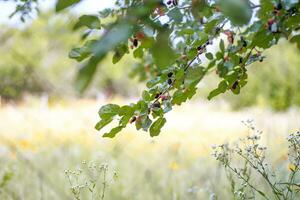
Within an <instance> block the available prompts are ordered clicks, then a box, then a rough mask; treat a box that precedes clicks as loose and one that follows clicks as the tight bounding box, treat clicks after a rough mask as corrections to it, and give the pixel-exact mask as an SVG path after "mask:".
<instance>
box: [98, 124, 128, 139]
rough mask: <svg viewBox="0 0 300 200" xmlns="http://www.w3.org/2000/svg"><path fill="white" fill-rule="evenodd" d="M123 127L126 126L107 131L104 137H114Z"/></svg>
mask: <svg viewBox="0 0 300 200" xmlns="http://www.w3.org/2000/svg"><path fill="white" fill-rule="evenodd" d="M123 128H124V127H123V126H117V127H115V128H113V129H111V131H110V132H108V133H105V134H104V135H103V137H108V138H114V137H115V136H116V135H117V133H119V132H120V131H121V130H122V129H123Z"/></svg>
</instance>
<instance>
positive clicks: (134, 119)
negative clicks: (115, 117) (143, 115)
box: [130, 116, 136, 124]
mask: <svg viewBox="0 0 300 200" xmlns="http://www.w3.org/2000/svg"><path fill="white" fill-rule="evenodd" d="M135 121H136V116H133V117H132V118H131V119H130V124H132V123H133V122H135Z"/></svg>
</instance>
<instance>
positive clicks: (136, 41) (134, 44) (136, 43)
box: [133, 39, 138, 47]
mask: <svg viewBox="0 0 300 200" xmlns="http://www.w3.org/2000/svg"><path fill="white" fill-rule="evenodd" d="M133 46H135V47H137V46H138V40H137V39H134V40H133Z"/></svg>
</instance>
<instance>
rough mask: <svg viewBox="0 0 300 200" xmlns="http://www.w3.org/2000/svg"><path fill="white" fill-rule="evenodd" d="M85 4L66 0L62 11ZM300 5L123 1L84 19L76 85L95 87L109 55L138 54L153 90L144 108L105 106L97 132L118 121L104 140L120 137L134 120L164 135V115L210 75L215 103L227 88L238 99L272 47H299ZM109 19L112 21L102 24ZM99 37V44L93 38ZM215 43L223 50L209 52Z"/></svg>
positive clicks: (239, 0) (275, 0) (74, 53)
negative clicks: (97, 74) (250, 69)
mask: <svg viewBox="0 0 300 200" xmlns="http://www.w3.org/2000/svg"><path fill="white" fill-rule="evenodd" d="M78 2H80V0H73V1H64V0H59V1H58V2H57V5H56V10H57V11H60V10H63V9H65V8H67V7H69V6H72V5H74V4H76V3H78ZM299 7H300V3H299V1H298V0H284V1H282V0H270V1H265V0H261V1H260V3H259V4H257V5H255V4H253V3H252V2H251V1H249V0H193V1H187V0H182V1H177V0H168V1H162V0H118V1H117V2H116V6H115V8H114V9H105V10H104V11H101V12H99V15H83V16H81V17H80V18H79V21H78V23H77V24H76V25H75V27H74V29H79V28H80V29H85V32H84V33H85V34H84V37H83V38H84V40H85V43H84V44H83V45H82V46H81V47H78V48H75V49H72V50H71V52H70V54H69V56H70V57H71V58H73V59H76V60H77V61H80V62H83V65H82V67H81V69H80V70H79V73H78V76H77V81H76V87H77V88H78V89H79V90H80V91H84V90H85V89H86V88H87V87H88V85H89V83H90V82H91V80H92V78H93V75H94V74H95V71H96V69H97V66H98V64H99V63H100V62H101V61H102V60H103V58H104V57H105V56H106V55H107V54H108V53H109V52H113V53H114V56H113V60H112V62H113V63H117V62H118V61H119V60H121V59H122V57H123V56H124V55H125V54H128V53H130V52H132V54H133V56H134V57H135V58H136V59H137V62H138V63H139V64H138V65H137V67H136V68H135V70H134V72H133V74H134V75H137V76H141V77H143V80H145V81H146V82H147V83H146V86H147V89H146V90H145V91H143V94H142V98H141V99H140V100H139V101H138V102H137V103H134V104H130V105H125V106H122V107H120V106H118V105H114V104H108V105H105V106H103V107H102V108H101V109H100V110H99V116H100V118H101V119H100V121H99V123H98V124H97V125H96V129H97V130H101V129H102V128H103V127H104V126H106V125H108V124H109V123H111V122H112V121H114V120H118V126H117V127H115V128H113V129H112V130H111V131H110V132H108V133H105V134H104V137H114V136H115V135H116V134H117V133H118V132H120V131H121V130H122V129H123V128H124V127H126V125H127V124H128V123H135V126H136V128H137V129H138V130H139V129H143V130H144V131H148V130H149V131H150V135H151V136H157V135H158V134H159V133H160V130H161V128H162V126H163V125H164V124H165V123H166V119H165V117H164V115H165V114H166V113H167V112H169V111H170V110H171V109H172V107H173V106H174V105H181V104H182V103H183V102H186V101H187V100H188V99H191V98H192V97H193V96H194V95H195V93H196V91H197V85H198V83H199V82H200V81H201V80H202V79H203V77H204V76H205V75H206V74H208V73H211V72H215V73H216V74H217V75H218V76H219V77H220V83H219V85H218V87H217V88H216V89H215V90H213V91H211V93H210V94H209V96H208V99H212V98H214V97H215V96H217V95H219V94H222V93H225V92H226V91H232V92H233V93H234V94H239V92H240V89H241V88H242V87H244V86H245V85H246V83H247V70H248V69H247V66H249V65H250V64H252V63H253V62H256V61H260V62H262V61H263V59H264V56H263V55H262V52H263V51H264V50H265V49H268V48H270V47H271V46H273V45H275V44H277V42H278V41H279V39H280V38H285V39H287V40H289V41H291V42H293V43H297V45H298V47H300V34H299V33H298V30H299V27H300V14H299ZM107 17H110V18H111V19H112V20H103V19H104V18H107ZM102 21H108V23H102ZM95 32H98V33H100V34H101V36H100V38H99V39H96V40H95V39H94V37H89V35H90V34H91V33H95ZM89 38H91V39H89ZM216 43H218V45H214V46H213V44H216ZM215 46H218V47H219V48H218V49H217V50H215V49H213V48H210V47H215ZM209 49H213V50H209Z"/></svg>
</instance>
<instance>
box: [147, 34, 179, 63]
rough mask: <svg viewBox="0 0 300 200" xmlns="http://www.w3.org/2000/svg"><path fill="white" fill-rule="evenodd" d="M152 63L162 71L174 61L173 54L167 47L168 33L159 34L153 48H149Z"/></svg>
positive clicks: (168, 46)
mask: <svg viewBox="0 0 300 200" xmlns="http://www.w3.org/2000/svg"><path fill="white" fill-rule="evenodd" d="M151 52H152V56H153V59H154V63H155V64H156V65H157V67H158V68H160V69H164V68H166V67H168V66H169V65H171V64H172V63H173V62H174V60H175V53H174V51H173V49H172V48H171V47H170V45H169V32H167V31H162V32H159V33H158V35H157V38H156V42H155V44H154V46H153V47H152V48H151Z"/></svg>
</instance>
